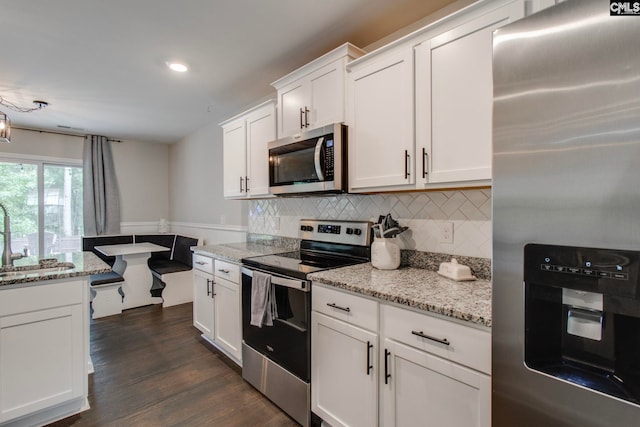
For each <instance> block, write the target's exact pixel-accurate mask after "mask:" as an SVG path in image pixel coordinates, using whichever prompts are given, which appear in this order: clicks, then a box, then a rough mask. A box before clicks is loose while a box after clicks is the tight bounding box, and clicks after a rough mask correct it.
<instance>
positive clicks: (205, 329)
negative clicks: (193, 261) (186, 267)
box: [193, 269, 213, 339]
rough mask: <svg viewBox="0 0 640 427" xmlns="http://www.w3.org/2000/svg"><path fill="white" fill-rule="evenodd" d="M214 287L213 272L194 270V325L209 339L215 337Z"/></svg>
mask: <svg viewBox="0 0 640 427" xmlns="http://www.w3.org/2000/svg"><path fill="white" fill-rule="evenodd" d="M212 287H213V276H212V275H211V274H207V273H205V272H202V271H200V270H196V269H194V270H193V326H195V327H196V328H198V329H199V330H200V332H202V334H203V335H204V336H205V337H207V338H209V339H213V298H212V294H211V288H212Z"/></svg>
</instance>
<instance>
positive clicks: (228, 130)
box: [221, 101, 276, 199]
mask: <svg viewBox="0 0 640 427" xmlns="http://www.w3.org/2000/svg"><path fill="white" fill-rule="evenodd" d="M221 126H222V144H223V159H224V164H223V168H224V174H223V180H224V197H225V198H235V199H239V198H241V199H244V198H250V197H265V196H268V195H269V151H268V143H269V142H270V141H273V140H275V139H276V108H275V102H274V101H267V102H265V103H263V104H260V105H258V106H257V107H255V108H253V109H251V110H249V111H247V112H244V113H242V114H240V115H238V116H235V117H233V118H231V119H229V120H227V121H225V122H223V123H221Z"/></svg>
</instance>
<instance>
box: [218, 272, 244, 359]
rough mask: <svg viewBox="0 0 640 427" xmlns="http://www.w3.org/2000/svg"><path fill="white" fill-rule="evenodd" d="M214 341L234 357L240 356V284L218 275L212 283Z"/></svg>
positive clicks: (239, 357)
mask: <svg viewBox="0 0 640 427" xmlns="http://www.w3.org/2000/svg"><path fill="white" fill-rule="evenodd" d="M213 300H214V301H215V308H214V321H213V324H214V326H215V327H214V331H215V334H214V338H213V339H214V341H215V342H216V343H218V345H220V346H221V347H223V348H224V349H225V350H226V351H227V352H228V353H229V354H231V355H232V356H233V357H234V358H235V359H237V360H240V359H241V358H242V327H241V324H240V316H239V313H240V310H241V308H240V301H241V296H240V285H239V284H237V283H233V282H231V281H229V280H226V279H222V278H220V277H216V278H215V283H214V284H213Z"/></svg>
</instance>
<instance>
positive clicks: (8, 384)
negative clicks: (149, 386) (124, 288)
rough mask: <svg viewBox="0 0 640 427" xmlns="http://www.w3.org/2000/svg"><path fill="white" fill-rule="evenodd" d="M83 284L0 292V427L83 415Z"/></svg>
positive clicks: (85, 311)
mask: <svg viewBox="0 0 640 427" xmlns="http://www.w3.org/2000/svg"><path fill="white" fill-rule="evenodd" d="M88 292H89V287H88V284H87V281H86V280H84V279H81V280H72V281H48V282H42V283H41V284H40V283H39V284H29V286H28V287H22V288H15V289H7V290H2V291H0V390H1V392H0V422H1V423H4V422H7V421H10V420H14V419H16V418H18V417H22V422H23V424H24V425H43V424H47V423H48V422H51V421H54V420H56V419H59V418H62V417H65V416H69V415H72V414H74V413H77V412H79V411H81V410H83V409H86V407H87V406H86V397H87V361H88V358H89V356H88V336H89V332H88V331H89V321H88V319H89V318H88V315H89V305H88Z"/></svg>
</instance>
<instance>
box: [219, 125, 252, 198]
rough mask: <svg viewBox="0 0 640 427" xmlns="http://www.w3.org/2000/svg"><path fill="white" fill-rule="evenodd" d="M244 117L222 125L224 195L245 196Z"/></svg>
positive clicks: (245, 147)
mask: <svg viewBox="0 0 640 427" xmlns="http://www.w3.org/2000/svg"><path fill="white" fill-rule="evenodd" d="M245 138H246V131H245V121H244V118H239V119H237V120H233V121H231V122H227V123H226V124H224V125H222V158H223V168H224V177H223V180H224V197H225V198H228V197H245V194H246V192H245V191H244V188H245V187H244V178H245V176H246V175H247V146H246V143H245Z"/></svg>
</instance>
